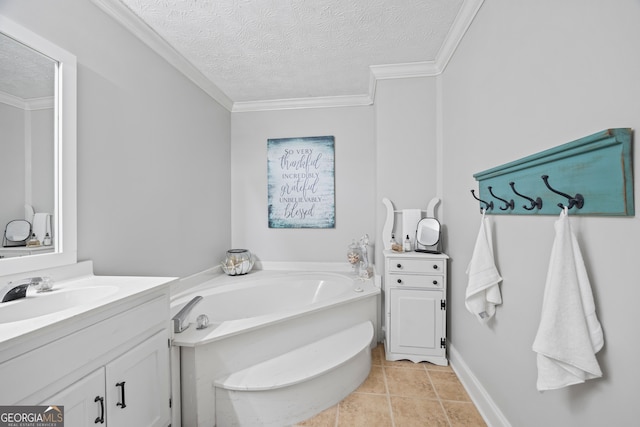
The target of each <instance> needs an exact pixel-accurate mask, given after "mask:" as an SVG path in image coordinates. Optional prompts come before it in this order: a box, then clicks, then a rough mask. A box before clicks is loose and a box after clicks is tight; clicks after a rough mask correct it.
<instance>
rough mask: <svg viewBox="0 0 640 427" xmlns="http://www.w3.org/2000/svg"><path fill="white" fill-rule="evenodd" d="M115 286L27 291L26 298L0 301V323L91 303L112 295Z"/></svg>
mask: <svg viewBox="0 0 640 427" xmlns="http://www.w3.org/2000/svg"><path fill="white" fill-rule="evenodd" d="M117 291H118V287H117V286H90V287H77V288H60V289H56V288H55V286H54V289H53V290H52V291H50V292H42V293H31V292H30V293H28V294H27V297H26V298H21V299H17V300H14V301H10V302H4V303H0V324H3V323H11V322H18V321H21V320H27V319H33V318H36V317H41V316H46V315H49V314H53V313H57V312H60V311H63V310H67V309H69V308H74V307H78V306H82V305H86V304H90V303H93V302H95V301H97V300H99V299H101V298H105V297H108V296H109V295H113V294H115V293H116V292H117Z"/></svg>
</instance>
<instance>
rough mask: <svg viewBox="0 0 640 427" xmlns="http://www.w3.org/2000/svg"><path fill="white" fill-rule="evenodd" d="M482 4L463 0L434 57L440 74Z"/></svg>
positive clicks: (478, 0) (478, 1) (476, 1)
mask: <svg viewBox="0 0 640 427" xmlns="http://www.w3.org/2000/svg"><path fill="white" fill-rule="evenodd" d="M483 3H484V0H464V3H463V4H462V7H461V8H460V10H459V11H458V15H457V16H456V19H455V20H454V21H453V25H451V28H450V29H449V33H448V34H447V37H446V38H445V40H444V43H442V46H441V47H440V50H439V51H438V55H436V64H437V67H438V69H439V70H440V73H443V72H444V70H445V68H447V65H448V64H449V61H450V60H451V58H452V57H453V54H454V53H455V51H456V49H457V48H458V45H459V44H460V42H461V41H462V38H463V37H464V35H465V34H466V33H467V30H468V29H469V27H470V26H471V23H472V22H473V20H474V19H475V17H476V15H477V14H478V11H479V10H480V7H481V6H482V4H483Z"/></svg>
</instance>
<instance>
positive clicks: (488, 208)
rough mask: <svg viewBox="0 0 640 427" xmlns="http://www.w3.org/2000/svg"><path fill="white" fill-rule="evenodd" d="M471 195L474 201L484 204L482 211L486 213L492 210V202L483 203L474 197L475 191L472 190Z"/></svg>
mask: <svg viewBox="0 0 640 427" xmlns="http://www.w3.org/2000/svg"><path fill="white" fill-rule="evenodd" d="M471 195H472V196H473V198H474V199H476V200H477V201H479V202H482V203H484V205H485V208H484V210H485V211H488V210H492V209H493V201H491V202H489V203H487V202H485V201H484V200H480V199H479V198H478V197H477V196H476V193H475V191H474V190H471Z"/></svg>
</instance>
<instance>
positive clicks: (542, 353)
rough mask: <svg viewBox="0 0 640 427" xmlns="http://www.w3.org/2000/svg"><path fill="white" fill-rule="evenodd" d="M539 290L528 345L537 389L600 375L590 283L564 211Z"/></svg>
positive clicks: (600, 338)
mask: <svg viewBox="0 0 640 427" xmlns="http://www.w3.org/2000/svg"><path fill="white" fill-rule="evenodd" d="M555 232H556V237H555V240H554V242H553V247H552V249H551V259H550V261H549V270H548V272H547V280H546V284H545V289H544V298H543V302H542V314H541V316H540V325H539V326H538V332H537V334H536V337H535V340H534V342H533V351H535V352H536V353H538V354H537V366H538V380H537V388H538V390H539V391H544V390H554V389H559V388H562V387H566V386H570V385H573V384H579V383H583V382H585V381H586V380H589V379H593V378H598V377H601V376H602V371H601V370H600V366H599V365H598V360H597V359H596V356H595V354H596V353H597V352H598V351H600V349H601V348H602V347H603V345H604V337H603V333H602V328H601V326H600V322H599V321H598V318H597V316H596V309H595V304H594V302H593V294H592V292H591V284H590V283H589V277H588V276H587V270H586V268H585V265H584V260H583V258H582V254H581V252H580V247H579V246H578V241H577V239H576V237H575V235H574V234H573V232H572V231H571V224H570V222H569V218H568V216H567V209H566V208H565V209H564V210H563V211H562V213H560V218H559V219H558V220H557V221H556V223H555Z"/></svg>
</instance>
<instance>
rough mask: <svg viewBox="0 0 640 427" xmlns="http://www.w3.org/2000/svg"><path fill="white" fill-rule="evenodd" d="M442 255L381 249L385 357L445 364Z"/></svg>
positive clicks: (443, 264) (445, 342)
mask: <svg viewBox="0 0 640 427" xmlns="http://www.w3.org/2000/svg"><path fill="white" fill-rule="evenodd" d="M448 258H449V257H448V256H447V255H445V254H429V253H419V252H403V253H397V252H392V251H385V252H384V259H385V280H384V290H385V294H384V296H385V321H386V322H385V323H386V334H385V356H386V358H387V360H401V359H408V360H411V361H413V362H422V361H427V362H431V363H434V364H436V365H442V366H446V365H447V364H448V360H447V349H446V347H447V336H446V331H447V323H446V322H447V260H448Z"/></svg>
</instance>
